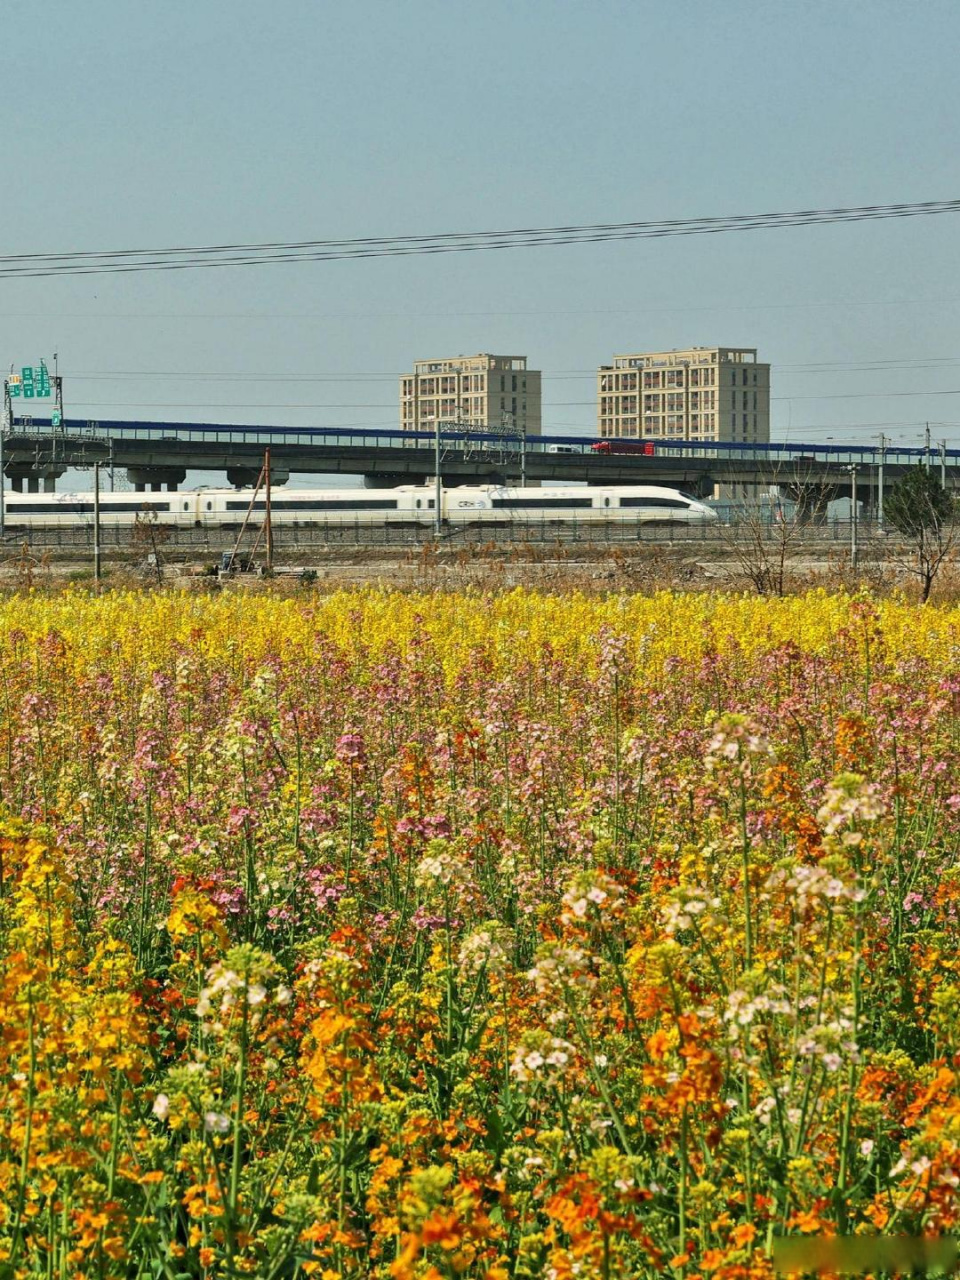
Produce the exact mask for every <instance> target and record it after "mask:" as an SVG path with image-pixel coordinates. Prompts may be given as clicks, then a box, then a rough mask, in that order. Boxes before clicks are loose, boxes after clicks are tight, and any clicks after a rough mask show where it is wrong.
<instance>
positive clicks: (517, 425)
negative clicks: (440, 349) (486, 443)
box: [400, 353, 540, 436]
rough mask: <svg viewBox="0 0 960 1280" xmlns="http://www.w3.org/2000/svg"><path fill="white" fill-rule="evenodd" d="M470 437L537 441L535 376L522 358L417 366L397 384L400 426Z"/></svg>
mask: <svg viewBox="0 0 960 1280" xmlns="http://www.w3.org/2000/svg"><path fill="white" fill-rule="evenodd" d="M438 421H440V422H442V423H443V424H444V425H446V424H447V423H450V424H451V425H454V424H456V425H462V426H464V427H466V428H468V429H470V430H473V431H504V430H506V431H510V432H511V433H512V432H514V431H516V432H521V431H522V432H525V433H526V434H527V435H529V436H538V435H540V373H539V371H538V370H535V369H528V368H527V358H526V356H493V355H488V354H486V353H482V354H480V355H476V356H456V357H453V358H450V359H447V360H417V361H415V362H414V366H413V373H412V374H411V373H406V374H404V375H403V377H402V378H401V379H400V426H401V428H402V430H404V431H433V430H434V429H435V428H436V424H437V422H438Z"/></svg>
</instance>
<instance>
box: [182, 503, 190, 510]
mask: <svg viewBox="0 0 960 1280" xmlns="http://www.w3.org/2000/svg"><path fill="white" fill-rule="evenodd" d="M183 509H184V511H189V510H190V503H189V502H185V503H184V504H183Z"/></svg>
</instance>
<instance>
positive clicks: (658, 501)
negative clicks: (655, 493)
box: [620, 498, 690, 511]
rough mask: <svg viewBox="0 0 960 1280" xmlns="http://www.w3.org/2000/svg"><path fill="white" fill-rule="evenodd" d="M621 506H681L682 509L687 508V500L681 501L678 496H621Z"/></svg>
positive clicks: (685, 509)
mask: <svg viewBox="0 0 960 1280" xmlns="http://www.w3.org/2000/svg"><path fill="white" fill-rule="evenodd" d="M620 505H621V507H681V508H682V509H683V510H684V511H687V510H689V507H690V504H689V502H682V501H681V500H680V499H679V498H621V499H620Z"/></svg>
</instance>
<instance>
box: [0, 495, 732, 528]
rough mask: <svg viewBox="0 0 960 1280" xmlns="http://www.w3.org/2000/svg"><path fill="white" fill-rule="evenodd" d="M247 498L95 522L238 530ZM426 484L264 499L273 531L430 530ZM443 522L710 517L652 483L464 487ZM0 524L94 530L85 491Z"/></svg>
mask: <svg viewBox="0 0 960 1280" xmlns="http://www.w3.org/2000/svg"><path fill="white" fill-rule="evenodd" d="M252 496H253V495H252V491H250V490H243V489H196V490H191V491H180V492H175V493H149V494H147V493H144V494H138V493H129V492H127V493H105V494H101V497H100V521H101V524H102V525H104V526H106V527H110V526H125V525H126V526H132V525H133V524H134V523H135V522H136V521H137V520H145V519H149V520H155V521H156V522H157V523H158V524H161V525H173V526H181V527H185V528H197V527H200V528H203V527H206V526H210V527H217V528H225V529H231V528H233V529H236V528H239V527H240V525H241V524H242V523H243V521H244V519H245V518H246V516H247V513H248V511H250V503H251V498H252ZM435 502H436V489H435V487H434V486H433V485H401V486H400V487H398V488H395V489H287V488H277V489H275V490H274V492H273V494H272V495H271V503H270V510H271V519H272V521H273V523H274V524H275V525H277V526H292V527H298V526H303V527H317V526H324V525H336V524H351V525H354V524H360V525H396V524H401V525H402V524H413V525H421V524H424V525H430V524H434V523H435V522H436V510H435V505H434V504H435ZM441 503H442V512H441V516H442V519H443V520H444V522H445V523H447V524H450V525H465V524H471V525H472V524H480V525H496V524H514V523H532V522H537V523H544V522H546V523H571V522H576V523H580V524H583V523H602V522H604V521H613V522H620V523H622V522H632V523H639V524H651V523H656V524H674V523H684V524H689V523H696V522H699V521H704V520H714V519H716V515H715V513H714V512H713V511H711V510H710V508H709V507H706V506H705V505H704V504H703V503H702V502H700V501H699V500H698V499H697V498H694V497H691V496H690V495H689V494H685V493H681V492H680V491H679V490H677V489H669V488H665V487H663V486H660V485H611V486H606V487H603V488H599V487H593V486H582V487H576V486H551V487H543V488H539V489H535V488H526V489H521V488H511V487H508V486H503V485H465V486H460V487H455V488H444V489H443V490H442V493H441ZM5 506H6V525H7V528H8V530H9V531H10V532H11V533H13V532H17V531H20V530H28V529H30V528H40V527H44V526H57V525H60V526H63V525H77V524H88V525H89V524H92V522H93V495H92V494H90V493H79V494H77V493H73V494H71V493H54V494H17V493H12V494H6V495H5ZM265 512H266V497H265V495H264V494H262V493H261V494H259V495H257V497H256V499H255V500H254V503H253V520H254V522H255V523H259V522H260V521H262V519H263V516H264V514H265Z"/></svg>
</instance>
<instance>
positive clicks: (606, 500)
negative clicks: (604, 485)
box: [603, 498, 610, 507]
mask: <svg viewBox="0 0 960 1280" xmlns="http://www.w3.org/2000/svg"><path fill="white" fill-rule="evenodd" d="M603 505H604V506H605V507H609V505H610V499H609V498H604V500H603Z"/></svg>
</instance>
